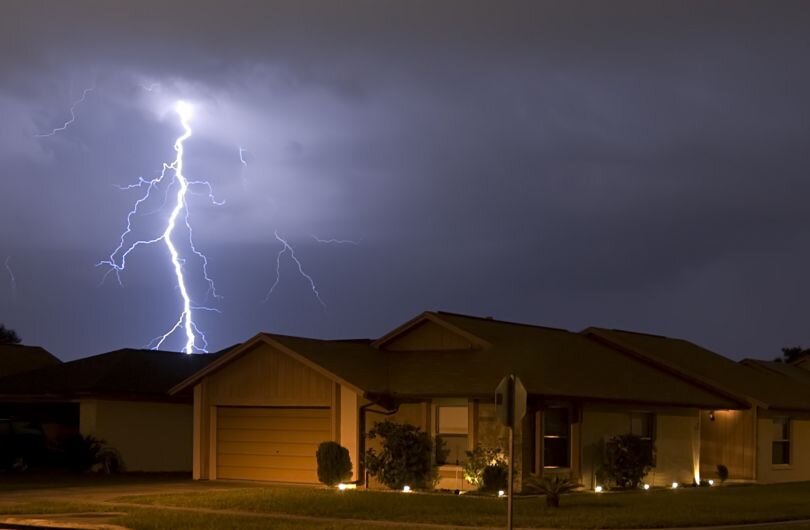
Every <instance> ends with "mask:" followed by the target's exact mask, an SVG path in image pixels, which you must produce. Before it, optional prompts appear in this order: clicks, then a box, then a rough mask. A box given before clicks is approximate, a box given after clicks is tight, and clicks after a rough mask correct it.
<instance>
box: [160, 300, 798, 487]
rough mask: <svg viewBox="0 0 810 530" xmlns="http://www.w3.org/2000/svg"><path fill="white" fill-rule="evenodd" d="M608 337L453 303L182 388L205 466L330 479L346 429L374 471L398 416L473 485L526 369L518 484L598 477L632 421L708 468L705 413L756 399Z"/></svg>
mask: <svg viewBox="0 0 810 530" xmlns="http://www.w3.org/2000/svg"><path fill="white" fill-rule="evenodd" d="M600 333H601V332H600ZM597 334H598V333H597V330H595V329H592V330H589V331H587V332H583V333H573V332H569V331H566V330H562V329H555V328H548V327H541V326H535V325H527V324H518V323H512V322H504V321H498V320H494V319H491V318H479V317H472V316H466V315H458V314H452V313H445V312H425V313H422V314H421V315H419V316H417V317H416V318H414V319H412V320H410V321H408V322H406V323H405V324H403V325H401V326H399V327H398V328H396V329H394V330H393V331H391V332H390V333H387V334H385V335H384V336H382V337H380V338H379V339H376V340H338V341H334V340H317V339H306V338H300V337H289V336H284V335H277V334H269V333H261V334H259V335H256V336H255V337H253V338H252V339H250V340H248V341H246V342H245V343H243V344H241V345H239V346H237V347H235V348H233V349H231V350H230V351H228V352H227V353H224V354H222V355H220V356H219V357H218V358H217V359H215V360H214V361H213V362H211V363H209V364H208V365H207V366H205V367H204V368H202V369H201V370H200V371H198V372H197V373H195V374H194V375H192V376H191V377H189V378H188V379H186V380H185V381H183V382H182V383H180V384H178V385H177V386H175V387H174V388H173V389H172V391H171V392H172V394H178V395H179V394H181V393H184V392H188V391H190V390H192V389H193V393H194V418H193V439H194V449H193V474H194V478H196V479H210V480H213V479H240V480H260V481H282V482H296V483H316V482H317V473H316V462H315V456H314V455H315V450H316V448H317V446H318V444H319V443H320V442H323V441H326V440H334V441H337V442H339V443H340V444H342V445H343V446H345V447H347V448H348V450H349V453H350V456H351V459H352V462H353V464H354V477H353V479H354V480H355V481H358V482H361V483H362V482H365V481H366V478H367V477H366V476H365V474H364V470H363V466H362V455H363V454H364V452H365V450H366V449H367V447H368V444H369V443H372V442H376V440H370V441H367V440H366V436H365V434H366V433H367V432H368V430H369V429H370V428H371V427H372V426H373V424H374V422H376V421H380V420H383V419H391V420H393V421H398V422H408V423H411V424H414V425H417V426H419V427H421V428H422V429H424V430H425V431H427V432H429V433H430V434H431V435H434V436H440V437H441V438H442V440H443V441H444V442H445V444H446V447H447V448H448V449H449V455H448V456H447V458H446V459H445V462H442V463H441V464H442V465H441V466H440V468H439V470H440V476H441V480H440V483H439V487H441V488H447V489H459V490H463V489H469V488H470V487H471V486H470V485H469V484H466V483H465V481H464V480H463V477H462V467H461V464H462V463H463V461H464V459H465V458H466V456H465V451H467V450H471V449H473V448H474V447H476V446H477V445H484V446H489V447H500V448H504V449H505V448H506V443H507V442H506V440H507V431H506V430H505V428H504V427H503V426H501V425H500V424H499V423H498V422H497V421H496V417H495V405H494V390H495V387H496V386H497V384H498V383H499V381H500V380H501V378H503V377H504V376H506V375H508V374H512V373H513V374H516V375H517V376H519V377H520V379H521V380H522V381H523V383H524V385H525V387H526V389H527V392H528V413H527V415H526V417H525V418H524V420H523V421H522V423H521V425H520V426H519V427H518V428H517V429H516V433H515V434H516V436H515V439H516V451H515V454H516V456H515V464H516V467H517V469H518V471H519V476H518V478H519V481H518V482H520V481H521V480H522V479H524V478H525V477H526V476H527V475H528V474H530V473H537V474H564V475H567V476H571V477H572V478H574V479H575V480H577V481H579V482H581V483H582V484H584V485H585V486H587V487H593V486H595V485H596V484H597V482H598V481H597V478H596V477H597V471H598V468H599V467H600V465H601V462H602V456H603V451H604V444H605V441H606V439H608V438H609V437H611V436H614V435H618V434H625V433H631V432H632V433H636V434H638V435H639V436H641V437H643V438H646V439H648V440H649V441H650V443H651V444H653V445H654V446H655V448H656V452H655V464H656V465H655V469H654V471H653V472H652V473H651V474H650V475H649V476H648V482H649V483H651V484H653V485H669V484H671V483H672V482H679V483H692V482H693V481H694V480H696V479H699V477H700V473H701V468H702V467H703V464H702V462H701V458H702V457H703V456H705V455H707V454H708V452H707V451H705V450H704V449H703V447H702V444H703V443H704V439H705V434H706V432H708V431H710V429H709V428H706V427H704V425H705V421H706V419H707V418H708V416H709V415H710V414H711V413H712V411H714V414H718V413H719V411H729V413H740V414H743V413H746V412H747V410H748V409H749V408H750V406H751V402H750V400H749V399H748V398H747V396H746V395H743V394H741V393H740V392H737V391H735V390H733V389H727V388H725V387H721V386H715V385H713V384H711V383H709V382H707V381H705V380H703V379H701V378H696V377H693V376H692V374H691V373H687V370H677V369H673V368H672V367H669V366H665V364H664V363H663V362H659V361H657V360H656V359H655V358H654V355H653V354H646V353H638V352H636V351H635V350H634V349H631V348H628V347H617V346H615V345H614V344H613V343H612V342H611V341H609V340H605V339H603V338H602V337H596V335H597ZM656 351H657V350H656ZM728 363H730V364H731V365H732V366H734V367H738V368H739V369H740V370H744V371H746V373H747V371H750V372H752V373H754V372H755V371H754V370H752V369H750V368H746V367H744V366H740V365H738V364H737V363H734V362H732V361H728ZM732 411H733V412H732ZM807 478H808V479H810V475H808V477H807ZM370 484H371V486H374V482H373V481H370ZM518 487H519V485H518Z"/></svg>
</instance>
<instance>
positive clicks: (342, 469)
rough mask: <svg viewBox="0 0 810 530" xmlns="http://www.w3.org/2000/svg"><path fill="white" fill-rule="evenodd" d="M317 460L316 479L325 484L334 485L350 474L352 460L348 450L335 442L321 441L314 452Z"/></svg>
mask: <svg viewBox="0 0 810 530" xmlns="http://www.w3.org/2000/svg"><path fill="white" fill-rule="evenodd" d="M315 459H316V460H317V461H318V480H320V481H321V482H322V483H324V484H326V485H327V486H334V485H335V484H339V483H341V482H344V481H346V480H349V479H350V478H351V476H352V460H351V458H350V457H349V450H348V449H346V448H345V447H343V446H341V445H340V444H339V443H337V442H323V443H321V445H319V446H318V450H317V451H316V452H315Z"/></svg>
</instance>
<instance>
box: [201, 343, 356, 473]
mask: <svg viewBox="0 0 810 530" xmlns="http://www.w3.org/2000/svg"><path fill="white" fill-rule="evenodd" d="M194 396H195V399H194V407H195V412H194V420H195V424H194V454H195V455H197V458H198V459H197V460H195V462H194V477H195V478H199V479H212V480H213V479H216V478H217V477H216V454H217V449H216V432H217V425H216V418H217V407H218V406H253V407H261V406H282V407H283V406H302V407H307V406H309V407H322V406H326V407H331V411H332V415H333V426H334V429H333V430H334V434H333V439H334V440H335V441H338V439H339V437H340V436H341V434H342V432H343V428H342V427H341V424H340V414H341V412H342V411H341V407H340V405H339V404H340V400H341V397H342V392H341V390H340V387H339V385H337V384H336V383H335V382H333V381H332V380H331V379H329V378H328V377H326V376H325V375H323V374H321V373H319V372H317V371H316V370H314V369H312V368H310V367H308V366H306V365H304V364H302V363H301V362H299V361H297V360H296V359H294V358H292V357H290V356H288V355H287V354H285V353H283V352H281V351H278V350H276V349H275V348H273V347H272V346H270V345H268V344H258V345H257V346H256V347H255V348H253V349H252V350H250V351H247V352H245V353H244V354H243V355H242V356H241V357H239V358H237V359H235V360H233V361H232V362H231V363H229V364H227V365H225V366H223V367H222V368H221V369H219V370H217V371H216V372H214V373H212V374H211V375H209V376H208V377H205V378H204V379H203V380H202V381H201V382H200V383H198V384H197V386H196V387H195V389H194ZM313 458H314V456H313ZM353 462H354V460H353ZM354 463H355V465H356V462H354Z"/></svg>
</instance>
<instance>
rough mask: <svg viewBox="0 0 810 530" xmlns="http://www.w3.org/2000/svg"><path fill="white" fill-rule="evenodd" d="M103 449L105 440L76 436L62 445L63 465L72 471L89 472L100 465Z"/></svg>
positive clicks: (69, 438) (67, 439)
mask: <svg viewBox="0 0 810 530" xmlns="http://www.w3.org/2000/svg"><path fill="white" fill-rule="evenodd" d="M103 448H104V440H99V439H98V438H94V437H93V436H82V435H81V434H78V433H77V434H74V435H72V436H70V437H68V438H66V439H65V440H64V441H63V443H62V457H63V459H64V460H63V463H64V465H65V467H66V468H67V469H69V470H70V471H76V472H82V471H88V470H89V469H90V468H91V467H93V466H94V465H96V464H97V463H98V461H99V454H100V453H101V450H102V449H103Z"/></svg>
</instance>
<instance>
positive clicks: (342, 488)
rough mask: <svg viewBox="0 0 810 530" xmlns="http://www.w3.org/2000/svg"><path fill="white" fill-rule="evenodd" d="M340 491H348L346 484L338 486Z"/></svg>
mask: <svg viewBox="0 0 810 530" xmlns="http://www.w3.org/2000/svg"><path fill="white" fill-rule="evenodd" d="M338 489H339V490H340V491H344V490H345V489H346V484H338Z"/></svg>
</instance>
